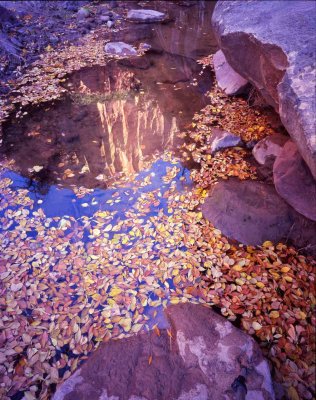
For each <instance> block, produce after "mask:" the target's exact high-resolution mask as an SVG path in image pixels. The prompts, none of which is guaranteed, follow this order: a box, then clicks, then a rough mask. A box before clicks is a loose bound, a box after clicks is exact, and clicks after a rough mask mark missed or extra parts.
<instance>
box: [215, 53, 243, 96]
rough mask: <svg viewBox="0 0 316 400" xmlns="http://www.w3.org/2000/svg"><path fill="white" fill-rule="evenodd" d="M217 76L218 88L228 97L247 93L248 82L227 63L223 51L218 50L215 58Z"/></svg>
mask: <svg viewBox="0 0 316 400" xmlns="http://www.w3.org/2000/svg"><path fill="white" fill-rule="evenodd" d="M213 61H214V70H215V76H216V80H217V83H218V86H219V87H220V88H221V89H222V90H223V91H224V92H225V93H226V94H228V95H236V94H240V93H243V92H245V90H246V88H247V87H248V86H249V85H248V81H247V80H246V79H245V78H243V77H242V76H241V75H239V74H238V73H237V72H236V71H235V70H234V69H233V68H232V67H231V66H230V65H229V63H228V62H227V60H226V57H225V55H224V53H223V52H222V50H218V51H217V52H216V53H215V54H214V57H213Z"/></svg>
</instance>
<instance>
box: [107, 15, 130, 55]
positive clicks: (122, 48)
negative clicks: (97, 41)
mask: <svg viewBox="0 0 316 400" xmlns="http://www.w3.org/2000/svg"><path fill="white" fill-rule="evenodd" d="M108 22H111V21H108ZM104 51H105V52H106V53H107V54H110V55H116V56H136V55H137V50H136V49H135V48H134V47H133V46H131V45H130V44H127V43H124V42H109V43H107V44H106V45H105V47H104Z"/></svg>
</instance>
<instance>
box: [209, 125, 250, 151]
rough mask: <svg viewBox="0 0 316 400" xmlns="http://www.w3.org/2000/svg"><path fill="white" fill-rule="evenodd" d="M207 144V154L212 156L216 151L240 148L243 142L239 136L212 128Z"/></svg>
mask: <svg viewBox="0 0 316 400" xmlns="http://www.w3.org/2000/svg"><path fill="white" fill-rule="evenodd" d="M208 144H209V146H210V149H209V153H210V154H214V153H216V152H217V151H219V150H223V149H226V148H228V147H235V146H242V145H243V141H242V140H241V139H240V137H239V136H236V135H233V134H232V133H230V132H228V131H224V130H222V129H219V128H212V133H211V135H210V139H209V141H208Z"/></svg>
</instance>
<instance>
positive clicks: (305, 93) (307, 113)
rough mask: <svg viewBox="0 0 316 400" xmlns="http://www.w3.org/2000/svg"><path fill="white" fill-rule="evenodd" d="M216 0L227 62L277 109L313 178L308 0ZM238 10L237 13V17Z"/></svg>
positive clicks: (311, 8) (315, 148)
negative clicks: (287, 0) (270, 0)
mask: <svg viewBox="0 0 316 400" xmlns="http://www.w3.org/2000/svg"><path fill="white" fill-rule="evenodd" d="M270 6H271V7H269V9H267V7H266V3H265V2H258V1H247V2H245V1H234V2H231V1H219V2H218V3H217V5H216V8H215V11H214V14H213V18H212V21H213V27H214V31H215V34H216V36H217V40H218V43H219V45H220V48H221V49H222V51H223V53H224V54H225V56H226V58H227V60H228V62H229V64H230V65H231V66H232V67H233V68H234V70H236V71H237V72H238V73H240V74H242V76H243V77H244V78H246V79H248V80H249V81H250V82H251V83H252V84H254V85H255V86H256V87H257V89H259V91H260V92H261V94H262V95H263V96H264V97H265V99H266V101H268V103H269V104H271V105H273V106H274V108H275V109H276V110H277V111H278V112H279V114H280V117H281V120H282V122H283V124H284V126H285V128H286V129H287V131H288V132H289V134H290V136H291V137H292V138H293V139H294V141H295V142H296V143H297V146H298V148H299V151H300V153H301V155H302V157H303V158H304V160H305V162H306V163H307V165H308V166H309V168H310V170H311V171H312V174H313V176H314V178H316V140H315V131H316V127H315V118H314V111H313V110H315V107H316V104H315V101H316V99H315V96H314V93H313V91H312V90H310V88H312V87H315V75H314V74H313V69H315V47H314V45H313V43H314V42H315V25H316V20H315V19H316V13H315V5H314V3H313V2H310V1H300V2H293V1H292V2H287V3H285V2H283V1H274V2H271V4H270ZM241 15H242V16H243V18H241Z"/></svg>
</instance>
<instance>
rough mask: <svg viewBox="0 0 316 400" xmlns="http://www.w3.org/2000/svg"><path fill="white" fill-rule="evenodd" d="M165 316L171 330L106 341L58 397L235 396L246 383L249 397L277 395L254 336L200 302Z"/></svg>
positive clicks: (219, 399) (218, 399)
mask: <svg viewBox="0 0 316 400" xmlns="http://www.w3.org/2000/svg"><path fill="white" fill-rule="evenodd" d="M165 314H166V317H167V320H168V323H169V329H168V330H167V329H163V330H161V331H160V332H159V335H158V334H157V332H154V331H151V332H149V333H147V334H141V335H137V336H132V337H130V338H127V339H123V340H116V341H115V340H112V341H110V342H108V343H105V344H103V345H101V347H100V348H99V349H98V350H97V351H96V352H95V353H94V354H92V356H91V357H90V358H89V359H88V360H87V362H86V363H85V364H84V365H83V366H82V367H81V368H80V369H79V370H78V371H77V372H76V373H75V374H74V375H73V376H72V377H70V378H69V379H68V380H67V381H66V382H65V383H63V384H62V385H61V386H60V387H59V388H58V389H57V391H56V394H55V395H54V397H53V399H54V400H75V399H76V400H85V399H98V398H105V399H116V400H127V399H133V400H136V399H138V400H140V399H147V400H154V399H155V400H156V399H160V400H170V399H174V400H176V399H177V400H194V399H195V400H224V399H225V400H229V399H231V400H232V399H236V398H237V397H236V396H238V393H241V392H242V391H245V387H244V386H246V388H247V391H248V394H247V398H249V399H252V398H253V399H254V398H256V399H264V400H270V399H271V400H272V399H274V393H273V389H272V384H271V377H270V372H269V368H268V364H267V362H266V361H265V360H264V358H263V356H262V354H261V351H260V349H259V347H258V345H257V344H256V343H255V341H254V340H253V339H252V338H251V337H250V336H248V335H246V334H244V333H243V332H241V331H240V330H238V329H237V328H234V327H233V325H232V324H231V323H230V322H228V321H226V320H225V319H224V318H223V317H221V316H219V315H217V314H216V313H215V312H214V311H212V310H211V309H209V308H206V307H203V306H200V305H193V304H181V305H175V306H169V307H168V308H167V309H166V311H165ZM241 382H244V384H242V383H241Z"/></svg>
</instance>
